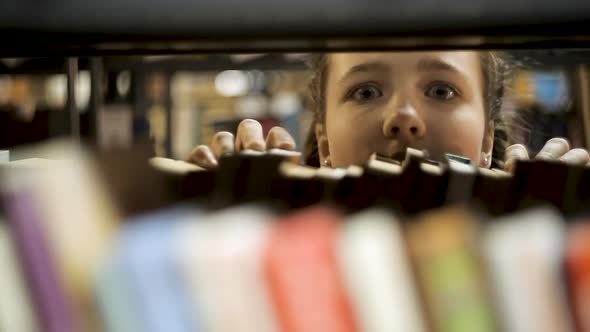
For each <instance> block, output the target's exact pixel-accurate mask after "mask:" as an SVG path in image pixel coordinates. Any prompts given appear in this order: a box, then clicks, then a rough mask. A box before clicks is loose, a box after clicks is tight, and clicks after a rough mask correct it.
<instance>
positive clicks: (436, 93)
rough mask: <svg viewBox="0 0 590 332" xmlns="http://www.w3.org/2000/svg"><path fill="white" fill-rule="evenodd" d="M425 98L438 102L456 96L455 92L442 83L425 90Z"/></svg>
mask: <svg viewBox="0 0 590 332" xmlns="http://www.w3.org/2000/svg"><path fill="white" fill-rule="evenodd" d="M425 94H426V96H427V97H430V98H434V99H439V100H451V99H453V98H455V97H456V96H457V90H455V88H453V87H452V86H450V85H448V84H444V83H436V84H433V85H431V86H430V87H429V88H428V89H427V90H426V93H425Z"/></svg>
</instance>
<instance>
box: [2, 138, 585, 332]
mask: <svg viewBox="0 0 590 332" xmlns="http://www.w3.org/2000/svg"><path fill="white" fill-rule="evenodd" d="M40 155H51V156H53V157H54V159H53V160H45V159H28V160H22V161H17V162H10V163H9V164H5V165H2V166H0V189H1V193H0V195H1V202H2V204H1V210H0V219H2V222H1V223H0V248H1V250H0V269H2V271H3V272H2V276H3V277H2V278H0V294H2V296H0V330H2V331H4V330H5V331H25V332H26V331H48V332H55V331H60V332H62V331H64V332H68V331H72V332H77V331H112V332H119V331H121V332H122V331H153V332H159V331H171V332H175V331H178V332H181V331H444V332H446V331H449V332H450V331H498V330H505V331H525V332H526V331H586V330H588V331H590V319H589V317H590V304H587V303H586V301H587V300H586V298H587V296H586V293H587V289H590V288H588V287H589V286H590V269H588V268H587V266H590V245H588V243H590V223H589V222H588V221H589V219H587V218H586V219H585V217H584V214H577V215H575V216H573V215H567V216H566V215H564V214H563V213H561V211H559V210H558V209H556V208H555V207H552V206H550V205H542V204H541V205H535V206H530V207H528V208H526V209H520V210H518V211H512V212H510V213H507V214H503V215H502V216H490V215H488V214H487V213H485V212H484V210H479V209H474V208H473V207H468V206H465V205H463V204H460V203H453V204H445V205H444V206H441V207H438V208H432V209H425V210H424V211H421V212H419V213H415V214H408V213H405V214H402V213H399V212H398V211H397V210H394V209H387V208H384V207H383V205H379V206H368V207H366V206H365V207H363V208H358V209H355V210H354V211H351V210H345V209H342V208H341V206H338V205H334V204H330V203H329V202H322V203H318V204H313V205H311V206H306V207H300V208H293V209H276V208H272V207H270V206H271V205H268V204H266V205H265V204H262V203H261V202H254V201H253V202H250V203H245V202H242V203H241V204H235V205H233V206H231V207H227V208H225V209H221V210H219V209H217V210H214V209H210V207H209V206H207V205H205V204H204V202H205V201H200V200H188V201H184V202H180V203H176V204H173V205H168V206H166V207H164V208H158V209H152V210H151V211H144V212H142V213H136V214H124V213H122V208H121V204H122V203H121V202H120V201H118V200H117V199H115V197H114V196H113V195H111V194H110V190H111V189H112V188H109V186H107V185H106V183H108V182H105V181H103V176H102V175H101V173H100V172H101V171H100V170H99V169H97V165H96V163H95V162H94V161H93V159H92V158H89V157H88V156H87V154H86V153H85V152H84V151H81V150H79V149H77V148H72V147H70V146H63V145H58V146H56V147H51V148H49V150H47V151H44V152H43V153H40ZM110 164H117V160H111V161H110ZM374 164H375V163H374ZM376 164H377V165H379V163H376ZM227 165H229V164H227ZM381 166H385V165H381ZM388 167H389V168H391V167H392V166H391V165H388ZM241 168H243V167H241ZM119 171H120V172H122V173H125V174H131V173H136V174H135V176H132V175H130V176H131V177H139V176H141V173H140V172H139V171H136V170H131V172H129V170H127V171H125V170H124V169H120V170H119ZM301 171H302V170H301V169H300V170H299V172H300V174H299V176H302V174H301ZM308 171H309V170H308ZM389 171H391V169H389ZM196 172H197V173H198V174H200V175H204V176H211V175H212V173H210V174H208V175H207V173H206V172H201V171H196ZM322 172H327V170H323V171H322ZM355 172H356V171H354V170H347V171H346V172H345V173H347V174H349V175H351V174H353V173H355ZM327 173H330V175H329V176H327V178H331V179H334V178H335V177H338V176H342V175H343V173H342V172H340V171H338V170H337V171H334V172H332V171H330V172H327ZM338 174H340V175H338ZM324 175H326V174H324ZM500 177H501V178H504V177H505V175H504V174H502V175H500ZM203 179H204V178H203ZM148 180H149V179H143V180H142V181H144V182H148ZM130 183H135V184H136V183H137V182H134V181H131V182H130ZM306 183H307V182H306ZM308 184H309V183H308ZM220 185H221V183H220V182H219V181H218V182H217V183H216V186H217V187H219V186H220ZM145 190H146V189H145V187H141V186H136V187H135V188H134V191H133V194H134V195H135V196H136V197H137V198H138V199H139V200H142V199H143V198H144V197H147V196H148V195H147V193H145V192H144V191H145ZM162 190H164V188H162Z"/></svg>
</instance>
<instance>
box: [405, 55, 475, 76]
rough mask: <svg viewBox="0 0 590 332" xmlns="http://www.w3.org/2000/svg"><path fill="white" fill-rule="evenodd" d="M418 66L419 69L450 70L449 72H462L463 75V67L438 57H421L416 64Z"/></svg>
mask: <svg viewBox="0 0 590 332" xmlns="http://www.w3.org/2000/svg"><path fill="white" fill-rule="evenodd" d="M416 68H418V71H422V72H425V71H448V72H452V73H455V74H461V75H463V74H464V73H463V71H462V70H461V69H459V68H458V67H457V66H455V65H453V64H451V63H449V62H446V61H442V60H440V59H436V58H426V59H421V60H420V61H418V64H417V66H416Z"/></svg>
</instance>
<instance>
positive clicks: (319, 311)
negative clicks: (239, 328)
mask: <svg viewBox="0 0 590 332" xmlns="http://www.w3.org/2000/svg"><path fill="white" fill-rule="evenodd" d="M340 218H341V217H340V214H339V213H338V212H336V211H334V210H331V209H329V208H324V207H315V208H310V209H306V210H302V211H298V212H295V213H293V214H291V215H288V216H286V217H283V218H280V219H279V220H277V221H276V222H275V224H274V225H273V229H272V231H271V235H270V239H269V242H268V247H267V249H266V253H265V262H264V269H265V275H266V278H267V282H268V285H269V288H270V292H271V298H272V301H273V304H274V306H275V311H276V313H277V315H278V321H279V324H280V326H281V330H282V331H285V332H315V331H317V332H349V331H350V332H352V331H356V330H357V328H356V323H355V321H354V318H353V312H352V309H351V306H350V303H349V301H348V298H347V295H346V293H345V291H344V287H343V283H342V280H341V278H340V274H339V271H338V266H337V260H336V253H335V245H336V241H337V234H338V233H337V232H338V222H339V219H340Z"/></svg>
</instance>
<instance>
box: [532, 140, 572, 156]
mask: <svg viewBox="0 0 590 332" xmlns="http://www.w3.org/2000/svg"><path fill="white" fill-rule="evenodd" d="M569 150H570V144H569V143H568V141H567V140H566V139H565V138H561V137H555V138H552V139H550V140H548V141H547V143H545V146H544V147H543V148H542V149H541V151H539V153H537V156H536V157H535V159H543V160H555V159H559V157H561V156H563V155H564V154H565V153H566V152H568V151H569Z"/></svg>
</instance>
